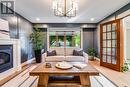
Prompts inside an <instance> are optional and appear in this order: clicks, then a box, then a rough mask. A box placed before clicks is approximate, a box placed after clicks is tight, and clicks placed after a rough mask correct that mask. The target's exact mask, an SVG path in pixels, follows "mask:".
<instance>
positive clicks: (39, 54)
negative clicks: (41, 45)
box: [34, 50, 41, 63]
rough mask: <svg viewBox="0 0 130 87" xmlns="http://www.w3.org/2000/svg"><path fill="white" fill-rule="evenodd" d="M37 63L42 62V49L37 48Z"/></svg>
mask: <svg viewBox="0 0 130 87" xmlns="http://www.w3.org/2000/svg"><path fill="white" fill-rule="evenodd" d="M34 52H35V58H36V63H41V50H35V51H34Z"/></svg>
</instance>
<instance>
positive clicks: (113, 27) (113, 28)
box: [112, 23, 116, 31]
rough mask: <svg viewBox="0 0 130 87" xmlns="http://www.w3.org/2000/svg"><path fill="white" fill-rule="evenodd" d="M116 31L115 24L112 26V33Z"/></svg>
mask: <svg viewBox="0 0 130 87" xmlns="http://www.w3.org/2000/svg"><path fill="white" fill-rule="evenodd" d="M114 30H116V23H113V24H112V31H114Z"/></svg>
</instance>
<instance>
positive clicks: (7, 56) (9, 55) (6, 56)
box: [0, 45, 13, 73]
mask: <svg viewBox="0 0 130 87" xmlns="http://www.w3.org/2000/svg"><path fill="white" fill-rule="evenodd" d="M10 68H13V45H0V73H2V72H4V71H6V70H8V69H10Z"/></svg>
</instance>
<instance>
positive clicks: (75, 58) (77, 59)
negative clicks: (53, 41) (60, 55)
mask: <svg viewBox="0 0 130 87" xmlns="http://www.w3.org/2000/svg"><path fill="white" fill-rule="evenodd" d="M65 60H66V61H68V62H84V57H83V56H66V59H65Z"/></svg>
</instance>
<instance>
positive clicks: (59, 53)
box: [42, 47, 88, 63]
mask: <svg viewBox="0 0 130 87" xmlns="http://www.w3.org/2000/svg"><path fill="white" fill-rule="evenodd" d="M52 50H55V51H56V55H55V56H47V52H46V53H44V54H42V61H43V62H61V61H68V62H86V63H87V62H88V54H87V53H85V52H83V56H74V55H73V51H74V50H81V49H80V48H72V47H71V48H66V51H65V52H66V56H64V53H65V52H64V50H65V49H64V47H63V48H62V47H60V48H51V49H49V51H52Z"/></svg>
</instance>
